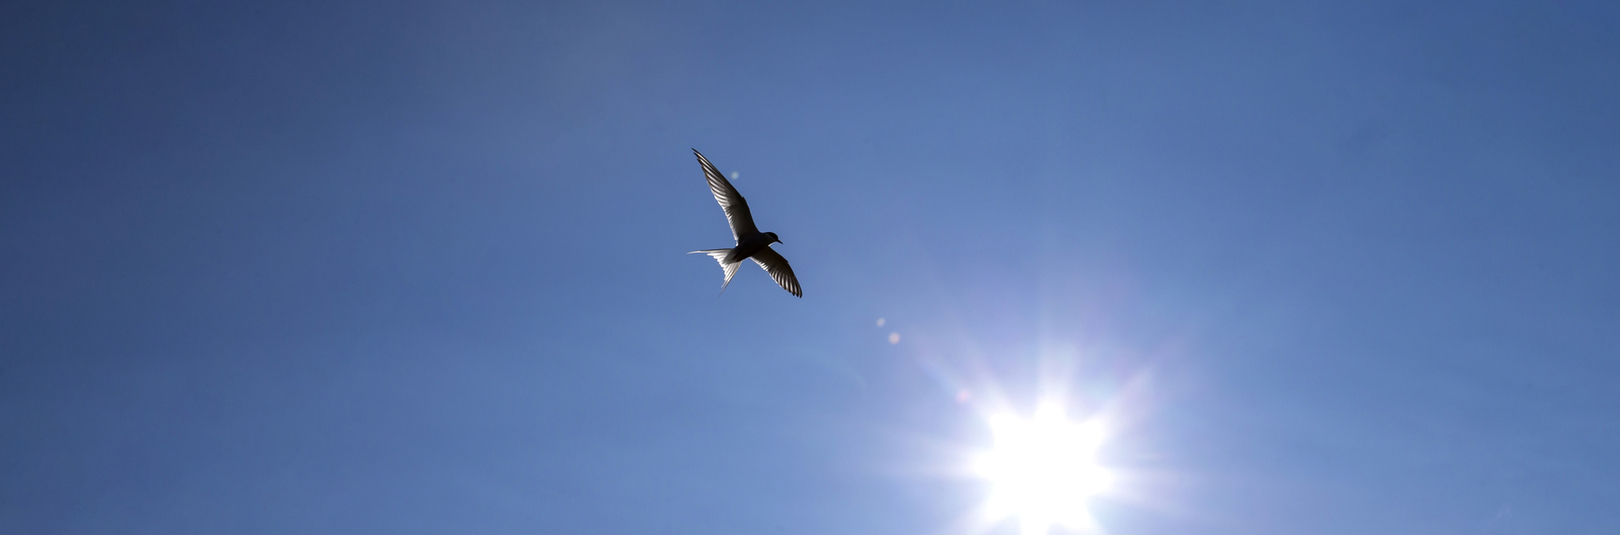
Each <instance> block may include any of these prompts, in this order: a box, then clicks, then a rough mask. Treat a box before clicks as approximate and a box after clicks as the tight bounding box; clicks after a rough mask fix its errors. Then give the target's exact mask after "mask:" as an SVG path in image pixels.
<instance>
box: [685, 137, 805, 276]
mask: <svg viewBox="0 0 1620 535" xmlns="http://www.w3.org/2000/svg"><path fill="white" fill-rule="evenodd" d="M692 154H696V155H697V159H698V163H701V164H703V175H704V176H705V177H707V178H708V179H709V191H710V192H711V193H714V200H715V202H718V203H720V208H723V209H725V211H726V222H727V223H730V224H731V238H732V239H734V240H737V241H738V242H739V243H740V242H741V241H742V238H743V236H751V235H754V234H759V228H758V227H755V226H754V215H753V214H750V213H748V201H746V200H743V196H742V194H741V193H737V188H735V187H732V185H731V182H730V181H727V180H726V176H725V175H722V174H720V170H719V169H715V168H714V164H712V163H709V159H708V158H704V157H703V153H701V152H698V151H697V149H692ZM782 265H784V266H785V265H787V264H786V263H783V264H782Z"/></svg>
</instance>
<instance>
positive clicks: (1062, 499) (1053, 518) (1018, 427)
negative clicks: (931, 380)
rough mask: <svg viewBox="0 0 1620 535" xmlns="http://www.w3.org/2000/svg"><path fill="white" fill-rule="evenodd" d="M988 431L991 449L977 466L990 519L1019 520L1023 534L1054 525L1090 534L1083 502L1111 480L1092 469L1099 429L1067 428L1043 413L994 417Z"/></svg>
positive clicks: (1040, 533) (1036, 534)
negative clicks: (987, 494)
mask: <svg viewBox="0 0 1620 535" xmlns="http://www.w3.org/2000/svg"><path fill="white" fill-rule="evenodd" d="M990 429H991V431H992V432H993V433H994V435H995V447H994V449H992V450H991V451H990V452H989V453H987V454H985V455H983V456H982V457H980V458H979V460H978V464H977V466H976V467H975V468H976V469H977V471H978V473H979V475H981V476H983V477H984V478H986V479H988V480H990V483H991V485H992V486H993V488H992V490H991V495H990V502H989V503H988V504H987V508H988V512H989V514H990V515H992V516H993V517H996V518H1001V517H1004V516H1006V515H1017V516H1018V519H1019V523H1020V524H1021V526H1022V529H1021V531H1022V532H1023V534H1024V535H1046V533H1047V531H1048V530H1049V529H1050V528H1051V526H1053V525H1062V526H1065V527H1068V528H1071V529H1074V530H1077V531H1088V530H1090V529H1091V527H1092V526H1093V524H1092V522H1091V514H1090V511H1089V509H1088V508H1087V504H1086V502H1087V500H1088V499H1089V498H1091V497H1092V496H1093V495H1096V494H1097V493H1100V492H1103V491H1106V490H1107V489H1108V486H1109V479H1110V478H1109V475H1108V472H1107V471H1106V470H1104V469H1103V468H1101V467H1099V466H1097V464H1096V455H1097V448H1098V447H1099V446H1101V445H1102V442H1103V439H1104V430H1103V426H1102V424H1101V423H1100V422H1098V421H1095V420H1093V421H1090V422H1086V423H1080V424H1076V423H1071V422H1069V421H1067V420H1065V419H1064V417H1063V414H1062V413H1061V411H1056V410H1042V411H1037V412H1036V414H1035V417H1034V418H1031V419H1023V418H1019V417H1018V416H1014V415H1011V414H998V415H996V416H992V417H991V418H990Z"/></svg>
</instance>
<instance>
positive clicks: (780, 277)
mask: <svg viewBox="0 0 1620 535" xmlns="http://www.w3.org/2000/svg"><path fill="white" fill-rule="evenodd" d="M749 258H750V259H752V260H753V261H754V263H755V264H759V267H762V268H765V271H766V272H768V273H770V274H771V278H772V279H774V280H776V284H777V285H780V286H781V287H782V289H783V290H787V291H788V293H790V294H793V297H804V293H803V292H801V291H800V290H799V278H798V277H794V276H793V267H792V266H789V265H788V261H787V259H786V258H782V254H781V253H778V252H776V251H775V250H773V249H771V247H770V246H769V245H767V246H765V248H764V249H760V250H759V252H757V253H754V256H751V257H749Z"/></svg>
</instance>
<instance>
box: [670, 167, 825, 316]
mask: <svg viewBox="0 0 1620 535" xmlns="http://www.w3.org/2000/svg"><path fill="white" fill-rule="evenodd" d="M692 154H696V155H697V159H698V164H700V165H702V166H703V176H704V177H706V178H708V179H709V192H710V193H713V194H714V200H715V202H718V203H720V208H721V209H723V210H725V211H726V222H727V223H729V224H731V237H732V238H733V239H735V240H736V241H737V246H736V247H732V248H729V249H704V250H701V251H692V252H689V253H686V254H698V253H703V254H706V255H709V257H710V258H713V259H714V260H715V261H716V262H719V263H720V269H722V270H725V272H726V282H725V283H724V284H721V285H720V293H722V294H723V293H726V287H727V286H731V277H732V276H733V275H736V274H737V266H740V265H742V262H743V260H753V261H754V263H755V264H759V267H761V268H764V269H765V272H766V273H770V274H771V279H772V280H775V281H776V284H777V285H778V286H781V287H782V289H783V290H787V291H788V293H790V294H793V297H799V298H803V297H804V292H802V291H801V290H800V289H799V279H798V278H797V277H794V276H793V267H792V266H789V265H788V261H787V259H786V258H782V254H781V253H778V252H776V251H775V250H774V249H771V244H772V243H782V239H781V238H778V237H776V233H775V232H760V231H759V228H758V227H755V226H754V215H753V214H750V213H749V212H748V201H746V200H743V196H742V194H741V193H737V188H736V187H734V186H732V185H731V182H730V181H728V180H726V176H725V175H722V174H720V170H719V169H716V168H715V167H714V164H712V163H709V159H708V158H704V157H703V153H701V152H698V151H697V149H692Z"/></svg>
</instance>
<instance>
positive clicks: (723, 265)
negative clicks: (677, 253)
mask: <svg viewBox="0 0 1620 535" xmlns="http://www.w3.org/2000/svg"><path fill="white" fill-rule="evenodd" d="M697 253H703V254H706V255H709V257H710V258H713V259H714V261H715V262H719V263H720V269H723V270H726V282H725V284H721V285H720V293H726V287H727V286H731V277H732V276H733V275H736V274H737V266H741V265H742V262H741V261H738V262H731V263H727V262H726V257H728V256H731V249H704V250H702V251H692V252H690V253H686V254H697Z"/></svg>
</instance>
